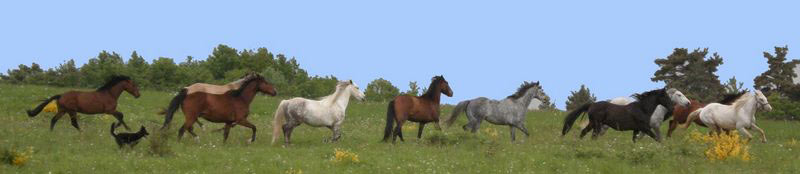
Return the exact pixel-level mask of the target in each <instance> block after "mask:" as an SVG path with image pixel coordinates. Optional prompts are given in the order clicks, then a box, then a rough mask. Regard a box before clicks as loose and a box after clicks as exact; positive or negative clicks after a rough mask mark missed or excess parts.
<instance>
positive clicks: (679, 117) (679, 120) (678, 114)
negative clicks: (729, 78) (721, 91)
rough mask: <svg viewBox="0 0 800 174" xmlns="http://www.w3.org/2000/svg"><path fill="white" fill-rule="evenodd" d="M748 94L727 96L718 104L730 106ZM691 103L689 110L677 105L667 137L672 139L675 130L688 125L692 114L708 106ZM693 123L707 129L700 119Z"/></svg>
mask: <svg viewBox="0 0 800 174" xmlns="http://www.w3.org/2000/svg"><path fill="white" fill-rule="evenodd" d="M747 92H748V91H743V92H739V93H735V94H726V95H725V96H723V97H722V100H720V101H719V102H717V103H720V104H724V105H730V104H731V103H733V102H734V101H736V99H738V98H739V97H741V96H742V95H744V94H745V93H747ZM690 103H691V104H689V107H688V108H687V107H683V106H680V105H675V109H673V111H672V116H673V118H672V120H670V121H669V130H668V131H667V137H672V132H673V131H675V128H677V127H678V125H681V124H684V123H686V118H687V117H688V116H689V114H690V113H692V112H694V111H696V110H698V109H700V108H703V107H705V106H706V103H701V102H700V101H697V100H691V101H690ZM693 122H694V123H695V124H697V125H698V126H702V127H706V125H705V124H703V121H701V120H700V119H695V120H694V121H693ZM689 125H691V124H689ZM687 127H688V126H687Z"/></svg>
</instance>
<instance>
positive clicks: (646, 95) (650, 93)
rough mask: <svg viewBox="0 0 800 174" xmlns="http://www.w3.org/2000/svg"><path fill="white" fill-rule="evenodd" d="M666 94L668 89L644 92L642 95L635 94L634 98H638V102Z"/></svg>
mask: <svg viewBox="0 0 800 174" xmlns="http://www.w3.org/2000/svg"><path fill="white" fill-rule="evenodd" d="M664 94H666V89H664V88H661V89H656V90H652V91H647V92H643V93H641V94H633V98H636V100H637V101H644V100H645V99H647V98H650V97H652V96H655V95H664Z"/></svg>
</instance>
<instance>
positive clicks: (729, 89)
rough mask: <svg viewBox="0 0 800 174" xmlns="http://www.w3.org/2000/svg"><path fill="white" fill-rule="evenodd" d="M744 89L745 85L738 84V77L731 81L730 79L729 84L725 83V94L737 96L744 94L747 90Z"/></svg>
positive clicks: (732, 78)
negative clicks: (740, 93) (737, 94)
mask: <svg viewBox="0 0 800 174" xmlns="http://www.w3.org/2000/svg"><path fill="white" fill-rule="evenodd" d="M742 87H744V83H742V82H738V81H737V80H736V76H733V77H731V78H730V79H728V82H726V83H725V93H726V94H736V93H739V92H743V91H744V90H745V89H742Z"/></svg>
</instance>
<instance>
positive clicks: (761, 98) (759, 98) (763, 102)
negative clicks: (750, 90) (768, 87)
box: [755, 90, 772, 112]
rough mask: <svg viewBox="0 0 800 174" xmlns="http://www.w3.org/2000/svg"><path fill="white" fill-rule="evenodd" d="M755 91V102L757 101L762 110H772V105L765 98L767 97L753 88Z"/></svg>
mask: <svg viewBox="0 0 800 174" xmlns="http://www.w3.org/2000/svg"><path fill="white" fill-rule="evenodd" d="M755 91H756V95H755V98H756V102H758V105H759V107H761V108H762V109H764V111H766V112H770V111H772V105H770V104H769V101H768V100H767V97H766V96H764V93H762V92H761V91H759V90H755Z"/></svg>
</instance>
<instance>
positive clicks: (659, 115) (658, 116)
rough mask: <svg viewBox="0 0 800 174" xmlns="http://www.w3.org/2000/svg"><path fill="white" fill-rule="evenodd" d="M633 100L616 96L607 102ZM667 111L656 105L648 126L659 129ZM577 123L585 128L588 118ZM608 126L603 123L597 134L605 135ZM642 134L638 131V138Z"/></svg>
mask: <svg viewBox="0 0 800 174" xmlns="http://www.w3.org/2000/svg"><path fill="white" fill-rule="evenodd" d="M634 101H636V100H635V99H633V98H630V97H617V98H613V99H611V100H609V101H608V102H609V103H611V104H615V105H628V104H630V103H633V102H634ZM668 111H669V109H667V108H666V107H664V106H662V105H658V106H656V110H655V111H653V115H650V128H653V131H660V130H659V128H660V127H661V122H662V120H667V119H669V116H670V113H669V112H668ZM579 124H580V125H581V128H586V126H589V120H585V121H584V122H582V123H579ZM608 128H610V127H609V126H608V125H603V129H602V130H600V134H599V136H603V135H605V134H606V131H607V130H608ZM644 135H645V133H644V132H640V133H639V135H638V138H641V137H643V136H644Z"/></svg>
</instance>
